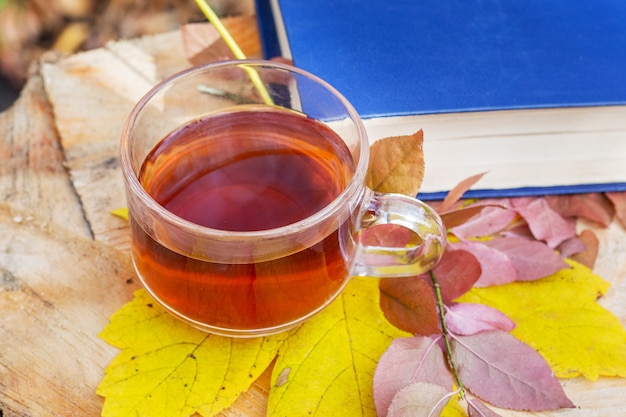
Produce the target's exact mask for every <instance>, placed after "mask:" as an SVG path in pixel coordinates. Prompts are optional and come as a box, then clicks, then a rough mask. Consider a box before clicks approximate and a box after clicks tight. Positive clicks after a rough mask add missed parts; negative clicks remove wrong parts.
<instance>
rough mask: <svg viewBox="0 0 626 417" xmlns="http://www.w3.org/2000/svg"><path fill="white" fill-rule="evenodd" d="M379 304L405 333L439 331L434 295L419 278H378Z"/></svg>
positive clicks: (394, 323) (426, 333)
mask: <svg viewBox="0 0 626 417" xmlns="http://www.w3.org/2000/svg"><path fill="white" fill-rule="evenodd" d="M380 307H381V308H382V310H383V312H384V313H385V317H387V320H389V322H390V323H392V324H393V325H394V326H396V327H397V328H399V329H402V330H404V331H406V332H409V333H412V334H421V335H425V336H428V335H431V334H435V333H439V332H440V329H439V316H438V314H437V307H436V306H435V294H434V293H433V290H432V288H431V287H430V285H429V284H428V283H427V282H426V281H424V280H423V279H422V278H420V277H408V278H386V279H383V280H381V281H380Z"/></svg>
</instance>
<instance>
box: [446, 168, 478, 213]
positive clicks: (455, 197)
mask: <svg viewBox="0 0 626 417" xmlns="http://www.w3.org/2000/svg"><path fill="white" fill-rule="evenodd" d="M485 174H487V173H486V172H483V173H480V174H476V175H472V176H471V177H469V178H466V179H464V180H463V181H461V182H460V183H458V184H457V185H456V186H454V187H453V188H452V189H451V190H450V191H449V192H448V194H446V197H445V198H444V199H443V202H442V203H441V206H439V211H441V212H442V213H445V212H446V211H448V210H450V209H452V208H453V207H454V206H455V205H456V204H457V203H458V202H459V200H460V199H461V197H463V194H465V193H466V192H467V191H468V190H469V189H470V188H472V186H473V185H474V184H476V183H477V182H478V181H480V180H481V179H482V177H484V176H485Z"/></svg>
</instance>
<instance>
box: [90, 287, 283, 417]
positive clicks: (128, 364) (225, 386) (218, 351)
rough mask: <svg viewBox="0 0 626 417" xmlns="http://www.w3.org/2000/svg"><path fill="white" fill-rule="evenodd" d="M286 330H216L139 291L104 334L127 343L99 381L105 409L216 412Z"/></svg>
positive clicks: (169, 415)
mask: <svg viewBox="0 0 626 417" xmlns="http://www.w3.org/2000/svg"><path fill="white" fill-rule="evenodd" d="M288 334H289V333H283V334H280V335H276V336H269V337H263V338H251V339H234V338H226V337H220V336H216V335H210V334H208V333H205V332H202V331H200V330H197V329H195V328H193V327H191V326H188V325H185V324H183V323H182V322H181V321H180V320H178V319H176V318H175V317H173V316H172V315H170V314H169V313H167V312H166V311H165V310H164V309H163V308H161V307H160V306H159V305H157V304H156V303H155V302H154V301H153V299H152V298H151V297H150V295H148V293H147V292H146V291H145V290H138V291H137V292H136V293H135V298H134V299H133V300H132V301H131V302H129V303H128V304H126V305H125V306H123V307H122V308H121V309H120V310H118V311H117V312H116V313H115V314H114V315H113V316H112V317H111V321H110V323H109V325H108V326H107V327H106V328H105V329H104V330H103V331H102V333H101V334H100V337H101V338H103V339H104V340H105V341H107V342H108V343H110V344H112V345H114V346H116V347H118V348H120V349H122V351H121V353H120V354H119V355H118V356H117V357H116V358H115V359H114V360H113V361H112V362H111V363H110V364H109V366H108V367H107V368H106V370H105V376H104V378H103V380H102V381H101V383H100V385H99V387H98V391H97V392H98V394H99V395H102V396H104V397H105V401H104V407H103V410H102V416H105V417H106V416H128V415H133V416H150V417H160V416H163V417H173V416H185V417H186V416H190V415H193V414H194V413H198V414H200V415H202V416H205V417H208V416H213V415H215V414H217V413H218V412H220V411H221V410H223V409H225V408H227V407H229V406H230V405H231V404H232V403H233V402H234V401H235V399H237V397H238V396H239V395H240V394H241V393H242V392H243V391H245V390H247V389H248V388H249V387H250V385H251V384H252V382H254V381H255V380H256V379H257V378H258V377H259V375H260V374H261V373H262V372H263V371H264V370H265V369H266V368H267V367H268V365H269V364H270V362H271V361H272V360H273V359H274V357H275V356H276V353H277V351H278V347H279V346H280V344H281V343H282V342H283V340H284V339H285V338H286V337H288Z"/></svg>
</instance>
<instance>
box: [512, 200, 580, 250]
mask: <svg viewBox="0 0 626 417" xmlns="http://www.w3.org/2000/svg"><path fill="white" fill-rule="evenodd" d="M511 201H512V203H513V208H514V209H515V210H517V212H518V213H519V214H520V215H521V216H522V217H523V218H524V220H526V223H528V227H530V231H531V232H532V233H533V236H535V238H536V239H538V240H543V241H545V242H546V243H548V245H549V246H550V247H551V248H555V247H557V246H558V244H559V243H561V242H563V241H564V240H566V239H569V238H570V237H573V236H576V221H575V220H574V219H565V218H564V217H562V216H561V215H560V214H559V213H557V212H556V211H554V210H553V209H552V208H551V207H550V205H549V204H548V202H547V201H546V199H545V198H544V197H522V198H514V199H511Z"/></svg>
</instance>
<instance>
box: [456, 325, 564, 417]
mask: <svg viewBox="0 0 626 417" xmlns="http://www.w3.org/2000/svg"><path fill="white" fill-rule="evenodd" d="M452 355H453V357H454V361H455V362H456V363H457V364H458V372H459V376H460V378H461V380H462V381H463V384H465V386H466V387H467V389H468V390H469V391H470V392H472V393H473V394H474V395H476V396H477V397H480V398H482V399H483V400H485V401H487V402H489V403H491V404H493V405H495V406H496V407H503V408H508V409H512V410H528V411H545V410H556V409H559V408H566V407H574V404H573V403H572V402H571V401H570V400H569V399H568V398H567V396H566V395H565V393H564V391H563V388H562V387H561V384H560V383H559V381H558V379H557V378H556V377H555V376H554V374H553V372H552V370H551V369H550V367H549V366H548V364H547V363H546V361H545V360H544V359H543V358H542V357H541V356H540V355H539V354H538V353H537V352H536V351H535V350H534V349H533V348H531V347H530V346H528V345H526V344H524V343H522V342H521V341H519V340H518V339H516V338H515V337H513V336H511V335H510V334H509V333H506V332H498V331H494V332H484V333H478V334H476V335H473V336H455V337H454V338H453V340H452Z"/></svg>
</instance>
